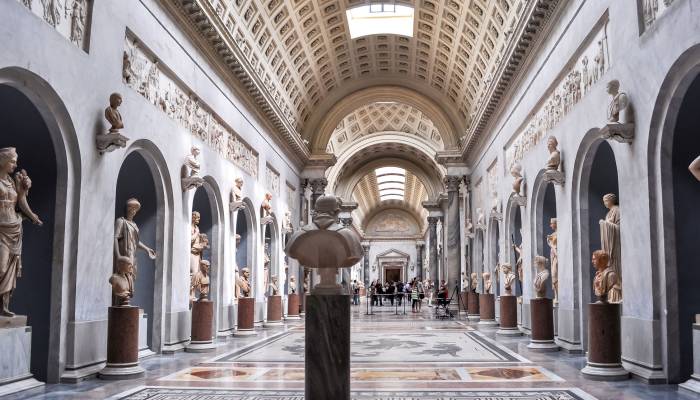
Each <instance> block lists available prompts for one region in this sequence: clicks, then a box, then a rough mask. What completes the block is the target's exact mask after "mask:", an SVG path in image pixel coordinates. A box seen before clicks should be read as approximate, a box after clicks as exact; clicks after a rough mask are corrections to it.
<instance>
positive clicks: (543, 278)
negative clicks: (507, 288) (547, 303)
mask: <svg viewBox="0 0 700 400" xmlns="http://www.w3.org/2000/svg"><path fill="white" fill-rule="evenodd" d="M534 263H535V268H537V274H536V275H535V281H534V282H533V285H534V286H535V295H536V296H537V298H538V299H542V298H544V297H546V296H547V281H548V280H549V271H547V259H546V258H544V257H542V256H535V262H534Z"/></svg>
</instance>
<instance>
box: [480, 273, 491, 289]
mask: <svg viewBox="0 0 700 400" xmlns="http://www.w3.org/2000/svg"><path fill="white" fill-rule="evenodd" d="M481 277H482V278H483V279H484V294H491V273H490V272H484V273H483V274H481Z"/></svg>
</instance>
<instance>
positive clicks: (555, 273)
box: [547, 218, 559, 304]
mask: <svg viewBox="0 0 700 400" xmlns="http://www.w3.org/2000/svg"><path fill="white" fill-rule="evenodd" d="M549 227H550V228H552V233H551V234H549V235H547V244H549V262H550V265H551V267H552V291H554V300H553V302H554V304H557V303H559V253H558V252H557V219H556V218H552V219H550V220H549Z"/></svg>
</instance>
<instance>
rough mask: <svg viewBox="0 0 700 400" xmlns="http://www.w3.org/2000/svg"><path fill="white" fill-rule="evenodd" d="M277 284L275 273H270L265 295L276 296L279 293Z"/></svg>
mask: <svg viewBox="0 0 700 400" xmlns="http://www.w3.org/2000/svg"><path fill="white" fill-rule="evenodd" d="M279 291H280V289H279V285H278V284H277V275H272V276H271V277H270V284H269V285H267V295H268V296H277V295H278V294H279Z"/></svg>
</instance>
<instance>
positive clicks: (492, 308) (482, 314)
mask: <svg viewBox="0 0 700 400" xmlns="http://www.w3.org/2000/svg"><path fill="white" fill-rule="evenodd" d="M479 325H486V326H496V325H498V322H496V302H495V298H494V295H493V294H492V293H488V294H484V293H481V294H479Z"/></svg>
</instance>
